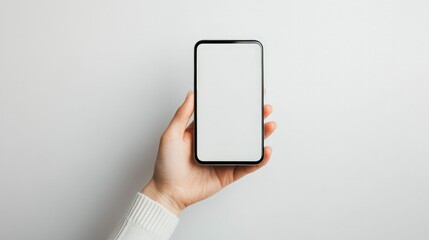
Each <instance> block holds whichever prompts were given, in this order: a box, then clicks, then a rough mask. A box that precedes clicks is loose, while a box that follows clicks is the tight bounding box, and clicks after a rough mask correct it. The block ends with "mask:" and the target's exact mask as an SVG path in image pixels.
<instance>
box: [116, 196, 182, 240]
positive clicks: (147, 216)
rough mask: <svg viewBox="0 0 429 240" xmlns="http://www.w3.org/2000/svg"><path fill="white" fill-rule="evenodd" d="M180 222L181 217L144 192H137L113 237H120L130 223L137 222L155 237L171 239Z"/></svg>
mask: <svg viewBox="0 0 429 240" xmlns="http://www.w3.org/2000/svg"><path fill="white" fill-rule="evenodd" d="M178 223H179V218H178V217H177V216H176V215H174V214H173V213H172V212H170V211H169V210H168V209H166V208H164V207H163V206H162V205H160V204H159V203H157V202H155V201H153V200H152V199H150V198H149V197H147V196H145V195H144V194H142V193H137V196H136V197H135V199H134V201H133V203H132V204H131V207H130V208H129V209H128V211H127V213H126V214H125V216H124V217H123V219H122V221H121V224H120V226H119V228H118V229H117V231H115V232H116V233H115V234H113V236H114V237H113V238H112V239H120V236H121V235H122V234H123V232H124V230H125V231H126V226H127V225H129V224H136V225H137V226H138V227H140V228H142V230H143V231H144V232H145V233H146V234H149V235H151V236H153V237H154V238H155V239H160V240H161V239H162V240H164V239H169V238H170V236H171V235H172V234H173V232H174V229H175V228H176V226H177V224H178Z"/></svg>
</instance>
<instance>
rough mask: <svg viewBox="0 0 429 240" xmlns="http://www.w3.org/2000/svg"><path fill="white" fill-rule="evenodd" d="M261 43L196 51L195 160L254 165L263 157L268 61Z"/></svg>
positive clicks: (211, 43)
mask: <svg viewBox="0 0 429 240" xmlns="http://www.w3.org/2000/svg"><path fill="white" fill-rule="evenodd" d="M263 59H264V57H263V46H262V44H261V43H260V42H259V41H257V40H201V41H199V42H197V43H196V44H195V47H194V97H195V99H194V103H195V108H194V124H195V125H194V158H195V160H196V161H197V162H198V163H200V164H210V165H215V164H219V165H240V164H243V165H252V164H258V163H260V162H261V161H262V160H263V156H264V113H263V111H264V61H263Z"/></svg>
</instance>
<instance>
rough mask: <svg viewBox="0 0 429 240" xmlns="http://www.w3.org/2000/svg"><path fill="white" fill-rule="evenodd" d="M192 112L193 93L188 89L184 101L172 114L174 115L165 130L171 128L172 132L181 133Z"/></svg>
mask: <svg viewBox="0 0 429 240" xmlns="http://www.w3.org/2000/svg"><path fill="white" fill-rule="evenodd" d="M193 112H194V93H193V92H192V91H189V92H188V94H187V95H186V98H185V101H184V102H183V104H182V105H181V106H180V107H179V108H178V109H177V111H176V113H175V114H174V117H173V119H172V120H171V122H170V125H169V126H168V128H167V132H168V131H170V130H172V131H174V132H177V133H182V134H183V132H184V131H185V129H186V125H187V124H188V121H189V118H191V116H192V113H193Z"/></svg>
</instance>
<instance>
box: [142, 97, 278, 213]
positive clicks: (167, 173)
mask: <svg viewBox="0 0 429 240" xmlns="http://www.w3.org/2000/svg"><path fill="white" fill-rule="evenodd" d="M193 111H194V95H193V92H189V93H188V94H187V95H186V99H185V101H184V102H183V104H182V105H181V106H180V107H179V109H178V110H177V112H176V114H175V115H174V117H173V119H172V120H171V122H170V124H169V125H168V127H167V129H166V130H165V132H164V133H163V134H162V136H161V140H160V144H159V150H158V156H157V159H156V163H155V171H154V174H153V176H152V179H151V180H150V181H149V183H148V184H147V185H146V186H145V187H144V188H143V189H142V191H141V192H142V193H143V194H145V195H146V196H148V197H149V198H151V199H152V200H154V201H156V202H158V203H160V204H161V205H163V206H164V207H166V208H167V209H169V210H170V211H171V212H173V213H174V214H176V215H179V213H180V212H181V211H182V210H183V209H185V208H186V207H187V206H189V205H191V204H193V203H196V202H198V201H201V200H203V199H205V198H208V197H209V196H211V195H213V194H214V193H216V192H217V191H219V190H221V189H222V188H224V187H225V186H227V185H228V184H230V183H232V182H234V181H236V180H238V179H239V178H241V177H243V176H244V175H246V174H249V173H251V172H254V171H256V170H258V169H259V168H261V167H263V166H264V165H265V164H267V163H268V161H269V160H270V157H271V152H272V149H271V147H268V146H267V147H265V148H264V160H263V161H262V162H261V163H260V164H259V165H255V166H203V165H199V164H198V163H196V162H195V161H194V159H193V153H192V148H193V146H192V145H193V143H192V141H193V131H194V123H193V122H192V123H191V124H189V126H187V124H188V121H189V118H190V117H191V116H192V113H193ZM271 112H272V106H271V105H265V106H264V118H266V117H268V116H269V115H270V114H271ZM264 128H265V136H264V137H265V138H267V137H269V136H270V135H271V134H272V133H273V132H274V130H275V129H276V123H275V122H274V121H272V122H267V123H265V125H264Z"/></svg>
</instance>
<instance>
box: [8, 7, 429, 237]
mask: <svg viewBox="0 0 429 240" xmlns="http://www.w3.org/2000/svg"><path fill="white" fill-rule="evenodd" d="M428 13H429V2H428V1H426V0H421V1H418V0H411V1H410V0H385V1H383V0H363V1H351V0H350V1H344V0H322V1H318V0H304V1H295V0H291V1H244V0H243V1H231V0H217V1H196V0H195V1H142V0H129V1H127V0H125V1H123V0H121V1H119V0H117V1H114V0H77V1H56V0H52V1H47V0H40V1H31V0H0V178H1V179H0V226H1V227H0V239H32V240H46V239H61V240H75V239H91V240H92V239H103V238H105V237H106V236H107V235H108V234H109V233H110V231H111V230H112V229H111V228H112V227H113V226H114V225H115V224H116V223H117V221H118V220H119V218H120V217H121V215H122V213H123V211H124V210H125V209H126V208H127V207H128V205H129V203H130V201H131V200H132V198H133V197H134V195H135V193H136V192H137V191H139V190H140V188H141V187H143V186H144V184H145V183H146V181H147V180H148V179H149V178H150V177H151V174H152V167H153V164H154V160H155V156H156V152H157V147H158V142H159V136H160V134H161V133H162V131H163V130H164V128H165V127H166V125H167V124H168V122H169V120H170V118H171V117H172V115H173V113H174V111H175V110H176V108H177V107H178V106H179V105H180V103H181V102H182V101H183V99H184V97H185V95H186V93H187V91H188V90H189V89H191V88H192V87H193V46H194V43H195V42H196V41H198V40H200V39H258V40H260V41H261V42H262V43H263V44H264V47H265V81H266V87H267V96H266V102H267V103H271V104H273V105H274V113H273V115H272V117H270V119H272V120H276V121H277V123H278V130H277V132H276V133H275V134H274V135H273V136H272V137H271V138H270V139H269V140H268V141H267V142H266V144H267V145H271V146H272V147H273V157H272V161H271V163H270V164H268V165H267V166H266V167H264V168H263V169H261V170H260V171H259V172H256V173H254V174H252V175H250V176H247V177H245V178H243V179H241V180H240V181H239V182H237V183H236V184H233V185H231V186H229V187H227V188H226V189H225V190H224V191H222V192H220V193H219V194H217V195H215V196H213V197H211V198H209V199H207V200H205V201H203V202H200V203H198V204H196V205H194V206H191V207H190V208H189V209H187V210H185V211H184V212H183V214H182V215H181V222H180V224H179V226H178V228H177V230H176V232H175V234H174V236H173V239H175V240H176V239H177V240H179V239H302V240H304V239H305V240H307V239H308V240H310V239H326V240H328V239H329V240H331V239H359V240H360V239H386V240H387V239H389V240H393V239H428V238H429V204H428V203H429V147H428V146H429V106H428V105H429V14H428ZM225 117H227V116H225Z"/></svg>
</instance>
